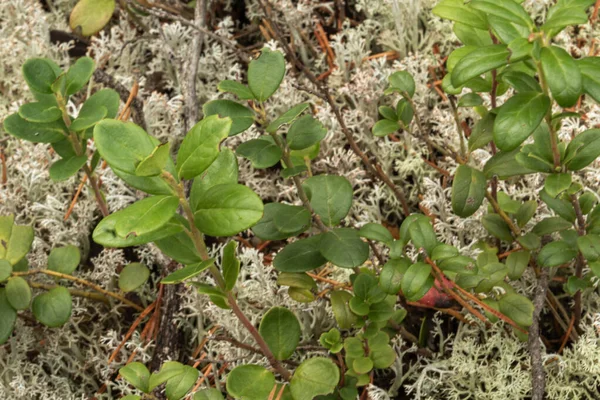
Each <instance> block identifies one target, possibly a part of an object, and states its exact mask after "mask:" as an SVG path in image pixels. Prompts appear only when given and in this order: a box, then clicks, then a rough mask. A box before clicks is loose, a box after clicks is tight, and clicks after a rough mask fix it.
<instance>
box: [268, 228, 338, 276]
mask: <svg viewBox="0 0 600 400" xmlns="http://www.w3.org/2000/svg"><path fill="white" fill-rule="evenodd" d="M321 238H322V236H321V235H315V236H311V237H309V238H306V239H300V240H298V241H295V242H293V243H290V244H288V245H287V246H285V247H284V248H283V250H281V251H280V252H279V253H277V255H276V256H275V259H274V260H273V266H274V267H275V269H277V270H278V271H283V272H305V271H311V270H313V269H315V268H319V267H320V266H321V265H323V264H325V263H326V262H327V259H326V258H325V257H323V256H322V255H321V251H320V242H321Z"/></svg>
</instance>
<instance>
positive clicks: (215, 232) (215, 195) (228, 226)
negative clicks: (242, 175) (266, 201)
mask: <svg viewBox="0 0 600 400" xmlns="http://www.w3.org/2000/svg"><path fill="white" fill-rule="evenodd" d="M263 209H264V206H263V203H262V201H261V199H260V198H259V197H258V196H257V195H256V193H254V192H253V191H252V190H251V189H250V188H249V187H247V186H244V185H239V184H224V185H216V186H213V187H211V188H210V189H208V190H207V191H206V193H204V197H202V198H201V199H199V200H198V204H197V206H196V211H195V212H194V218H195V222H196V226H197V227H198V229H200V231H202V232H203V233H205V234H207V235H209V236H232V235H235V234H237V233H239V232H241V231H243V230H246V229H248V228H250V227H252V226H253V225H254V224H256V223H257V222H258V221H259V220H260V219H261V218H262V216H263Z"/></svg>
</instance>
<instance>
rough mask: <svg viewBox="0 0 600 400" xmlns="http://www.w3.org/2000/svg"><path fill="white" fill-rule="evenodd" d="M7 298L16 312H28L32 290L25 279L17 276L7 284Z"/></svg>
mask: <svg viewBox="0 0 600 400" xmlns="http://www.w3.org/2000/svg"><path fill="white" fill-rule="evenodd" d="M6 297H7V299H8V302H9V303H10V305H11V306H12V307H13V308H14V309H15V310H26V309H28V308H29V304H30V303H31V288H30V287H29V284H28V283H27V281H26V280H25V279H23V278H21V277H20V276H15V277H13V278H10V279H9V280H8V282H6ZM2 323H4V321H2Z"/></svg>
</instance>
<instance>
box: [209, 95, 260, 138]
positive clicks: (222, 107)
mask: <svg viewBox="0 0 600 400" xmlns="http://www.w3.org/2000/svg"><path fill="white" fill-rule="evenodd" d="M202 111H203V112H204V116H205V117H208V116H211V115H218V116H219V117H221V118H227V117H229V118H230V119H231V128H230V131H229V136H234V135H237V134H238V133H241V132H244V131H245V130H246V129H248V128H250V126H252V124H253V123H254V112H253V111H252V110H250V109H249V108H248V107H244V106H243V105H241V104H238V103H236V102H235V101H231V100H213V101H209V102H208V103H204V105H203V106H202Z"/></svg>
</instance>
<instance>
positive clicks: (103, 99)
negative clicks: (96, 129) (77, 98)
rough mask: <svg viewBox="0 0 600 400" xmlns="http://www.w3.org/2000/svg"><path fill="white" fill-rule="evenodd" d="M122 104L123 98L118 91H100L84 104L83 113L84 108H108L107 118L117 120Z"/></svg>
mask: <svg viewBox="0 0 600 400" xmlns="http://www.w3.org/2000/svg"><path fill="white" fill-rule="evenodd" d="M120 103H121V98H120V97H119V94H118V93H117V92H116V91H114V90H112V89H100V90H98V91H97V92H96V93H94V94H93V95H91V96H90V97H89V98H88V99H87V100H86V101H85V103H83V107H82V108H81V110H82V111H83V109H84V108H91V109H94V108H98V107H104V108H106V118H116V117H117V113H118V112H119V104H120ZM80 113H81V112H80Z"/></svg>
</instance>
